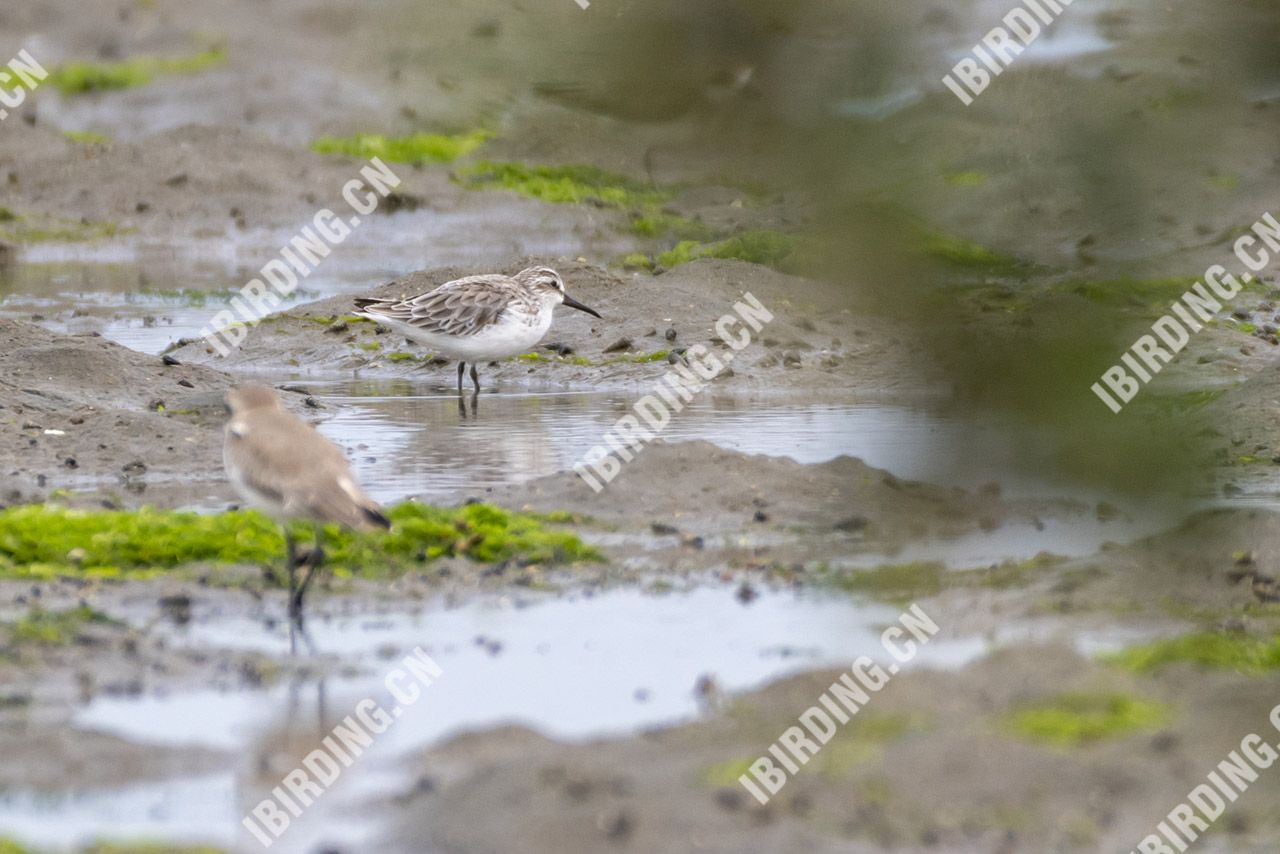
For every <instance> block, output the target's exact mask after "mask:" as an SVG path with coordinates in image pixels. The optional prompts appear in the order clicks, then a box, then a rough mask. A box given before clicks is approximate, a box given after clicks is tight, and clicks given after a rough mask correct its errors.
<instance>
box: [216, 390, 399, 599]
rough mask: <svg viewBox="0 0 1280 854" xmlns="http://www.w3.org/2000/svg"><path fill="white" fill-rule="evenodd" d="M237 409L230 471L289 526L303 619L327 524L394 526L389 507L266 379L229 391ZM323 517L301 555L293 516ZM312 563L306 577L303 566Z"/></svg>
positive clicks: (227, 444)
mask: <svg viewBox="0 0 1280 854" xmlns="http://www.w3.org/2000/svg"><path fill="white" fill-rule="evenodd" d="M227 412H228V414H229V415H230V418H229V420H228V421H227V426H226V430H225V438H224V442H223V446H222V461H223V464H224V465H225V466H226V469H227V477H228V478H229V479H230V480H231V485H232V486H234V487H235V489H236V491H237V492H238V493H239V494H240V496H241V497H242V498H243V499H244V500H245V501H246V502H247V503H249V504H251V505H253V506H254V507H257V508H259V509H260V510H262V511H264V512H265V513H267V514H268V515H270V516H271V517H272V518H274V519H276V521H278V522H280V524H281V526H282V527H283V528H284V538H285V546H286V550H287V568H288V571H289V615H290V617H292V618H293V619H294V620H295V621H298V622H300V621H301V615H302V600H303V597H304V596H305V595H306V593H307V587H308V586H309V585H310V584H311V579H312V578H313V577H314V576H315V574H316V570H317V569H318V568H319V566H320V563H321V562H322V561H323V560H324V550H323V542H324V538H323V527H322V526H323V525H324V523H326V522H336V523H338V524H339V525H343V526H345V527H347V528H354V529H364V528H372V527H380V528H390V527H391V521H390V520H389V519H387V517H386V516H384V515H383V514H382V509H381V508H380V507H379V506H378V505H377V504H376V503H374V501H373V499H371V498H369V496H367V495H365V493H364V491H363V490H362V489H361V488H360V485H359V484H358V483H356V479H355V477H354V476H353V475H352V474H351V467H350V466H349V465H348V463H347V458H346V457H345V456H344V455H343V453H342V451H341V450H339V449H338V446H337V445H334V444H333V443H332V442H330V441H329V440H328V439H326V438H324V437H323V436H321V435H320V434H319V433H317V432H316V430H315V428H314V427H312V426H311V425H310V424H307V423H306V422H305V421H303V420H302V419H300V418H298V417H297V416H296V415H294V414H293V413H291V412H289V411H288V410H286V409H285V408H284V404H283V403H281V402H280V398H279V397H278V396H277V395H276V393H275V392H274V391H273V390H272V389H270V388H267V387H266V386H261V385H244V386H239V387H237V388H233V389H231V390H230V391H229V392H227ZM295 519H309V520H311V521H312V522H314V523H315V537H316V542H315V547H314V548H313V549H312V550H311V552H310V553H309V554H308V555H307V557H306V559H305V561H302V560H300V559H299V556H298V549H297V544H296V543H295V542H294V539H293V533H292V531H291V530H290V528H289V523H290V522H291V521H293V520H295ZM303 562H305V563H306V564H307V565H308V567H309V570H308V572H307V575H306V577H305V578H304V579H303V580H302V583H301V584H299V583H298V580H297V571H298V567H299V566H300V565H301V564H302V563H303Z"/></svg>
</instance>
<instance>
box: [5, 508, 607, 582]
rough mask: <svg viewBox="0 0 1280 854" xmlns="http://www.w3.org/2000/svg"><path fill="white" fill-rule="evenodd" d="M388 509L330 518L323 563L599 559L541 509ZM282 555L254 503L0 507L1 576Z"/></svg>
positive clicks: (379, 565)
mask: <svg viewBox="0 0 1280 854" xmlns="http://www.w3.org/2000/svg"><path fill="white" fill-rule="evenodd" d="M388 516H389V518H390V519H391V520H392V523H393V527H392V530H391V531H389V532H381V531H379V532H373V533H356V532H351V531H344V530H341V529H339V528H338V527H337V526H334V525H329V526H326V528H325V551H326V555H327V560H326V565H327V566H329V567H331V568H333V570H334V572H335V574H337V575H345V576H353V575H383V574H392V573H396V572H400V571H403V570H407V569H410V568H413V567H415V566H418V565H420V564H422V563H424V562H427V561H430V560H433V559H435V558H438V557H444V556H459V557H468V558H471V559H473V560H476V561H481V562H485V563H489V562H497V561H517V562H519V563H524V564H533V563H545V564H553V563H570V562H575V561H599V560H602V557H601V555H600V553H599V552H598V551H596V550H595V549H594V548H592V547H590V546H588V545H586V544H584V543H583V542H582V541H581V540H580V539H579V538H578V537H577V536H576V535H574V534H573V533H572V532H570V531H564V530H557V529H555V528H553V527H550V525H551V523H550V522H548V521H547V520H546V519H545V518H544V517H540V516H536V515H533V514H527V513H515V512H511V511H508V510H504V509H502V508H499V507H493V506H491V505H486V504H469V505H466V506H464V507H458V508H438V507H432V506H430V505H426V504H418V503H416V502H406V503H404V504H400V505H397V506H396V507H393V508H391V509H390V510H389V511H388ZM297 533H298V536H299V539H300V540H301V541H303V542H306V541H307V537H308V536H309V528H308V526H306V525H299V526H298V529H297ZM283 556H284V538H283V536H282V534H281V532H280V529H279V527H278V526H277V525H276V524H275V523H274V522H272V521H271V520H270V519H269V518H267V517H266V516H264V515H262V514H261V513H258V512H257V511H252V510H239V511H233V512H229V513H219V514H207V515H206V514H198V513H191V512H183V511H161V510H154V509H151V508H143V509H141V510H134V511H125V510H71V509H67V508H64V507H59V506H53V505H26V506H19V507H11V508H9V509H7V510H4V511H0V576H8V577H19V578H49V577H54V576H57V575H81V576H96V577H119V576H129V577H145V576H147V575H153V574H155V573H157V572H159V571H163V570H171V569H176V568H178V567H182V566H186V565H190V564H200V563H205V564H208V563H213V564H227V565H231V564H246V563H249V564H275V563H279V562H280V561H281V560H282V559H283Z"/></svg>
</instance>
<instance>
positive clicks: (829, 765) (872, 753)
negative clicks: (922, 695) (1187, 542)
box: [810, 712, 930, 779]
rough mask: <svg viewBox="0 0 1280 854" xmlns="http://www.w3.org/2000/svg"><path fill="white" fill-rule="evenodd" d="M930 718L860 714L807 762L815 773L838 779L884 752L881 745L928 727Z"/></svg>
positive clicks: (903, 713) (895, 713) (905, 713)
mask: <svg viewBox="0 0 1280 854" xmlns="http://www.w3.org/2000/svg"><path fill="white" fill-rule="evenodd" d="M929 725H930V720H929V718H928V717H927V716H925V715H922V714H912V713H907V712H884V713H880V714H868V713H866V712H862V713H859V714H858V715H857V716H855V717H854V718H853V719H852V720H851V721H850V722H849V723H848V724H846V725H845V726H844V727H842V728H841V729H839V730H838V731H837V732H836V734H835V736H834V737H833V738H832V739H831V741H829V742H828V743H827V745H826V746H825V747H824V748H823V749H822V752H821V753H819V754H818V755H817V756H815V757H814V758H813V761H812V762H810V765H812V766H813V767H814V768H815V770H817V772H818V773H820V774H823V775H825V776H827V777H830V778H833V779H838V778H841V777H845V776H847V775H848V774H849V772H850V771H852V770H854V769H855V768H857V767H858V766H860V765H865V764H867V763H868V762H874V761H875V760H877V759H879V758H880V757H881V756H883V754H884V748H885V747H886V746H887V745H889V744H893V743H894V742H896V741H900V740H902V739H903V738H906V737H907V736H908V735H909V734H911V733H913V732H921V731H923V730H925V729H928V728H929Z"/></svg>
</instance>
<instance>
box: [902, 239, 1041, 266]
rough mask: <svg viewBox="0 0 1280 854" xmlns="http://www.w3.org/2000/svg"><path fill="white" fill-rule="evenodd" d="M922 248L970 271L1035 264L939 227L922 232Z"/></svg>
mask: <svg viewBox="0 0 1280 854" xmlns="http://www.w3.org/2000/svg"><path fill="white" fill-rule="evenodd" d="M920 250H921V252H923V254H924V255H925V256H926V257H929V258H932V259H934V260H935V261H941V262H943V263H945V264H947V265H949V266H952V267H957V268H960V269H963V270H969V271H981V272H986V273H1005V274H1009V273H1019V272H1026V271H1028V270H1030V269H1032V268H1033V266H1034V265H1032V264H1031V263H1029V262H1027V261H1024V260H1022V259H1021V258H1015V257H1013V256H1012V255H1007V254H1005V253H1003V252H1000V251H998V250H996V249H991V248H989V247H986V246H983V245H982V244H981V243H975V242H974V241H972V240H966V239H965V238H963V237H959V236H957V235H954V234H948V233H947V232H943V231H936V230H926V231H925V232H924V233H923V234H922V235H921V237H920Z"/></svg>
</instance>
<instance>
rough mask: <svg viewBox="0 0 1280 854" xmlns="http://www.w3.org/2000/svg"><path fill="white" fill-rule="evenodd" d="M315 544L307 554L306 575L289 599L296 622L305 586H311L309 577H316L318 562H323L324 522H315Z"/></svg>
mask: <svg viewBox="0 0 1280 854" xmlns="http://www.w3.org/2000/svg"><path fill="white" fill-rule="evenodd" d="M315 531H316V544H315V546H314V547H313V548H312V549H311V552H310V554H308V555H307V575H306V577H305V578H303V579H302V584H300V585H298V589H297V591H295V592H294V594H293V595H292V597H290V599H289V613H290V615H291V616H292V617H293V618H294V619H295V620H296V621H297V622H298V623H301V622H302V600H303V597H304V596H306V595H307V588H309V587H310V586H311V579H313V578H315V577H316V573H317V572H319V571H320V564H322V563H324V523H323V522H316V527H315Z"/></svg>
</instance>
